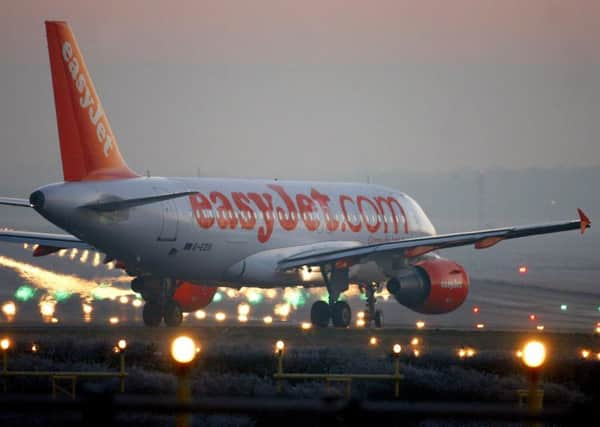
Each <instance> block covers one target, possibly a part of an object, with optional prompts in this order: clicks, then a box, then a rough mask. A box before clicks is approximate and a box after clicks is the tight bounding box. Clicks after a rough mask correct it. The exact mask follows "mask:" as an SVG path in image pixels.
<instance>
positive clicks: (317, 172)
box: [0, 0, 600, 193]
mask: <svg viewBox="0 0 600 427" xmlns="http://www.w3.org/2000/svg"><path fill="white" fill-rule="evenodd" d="M46 19H65V20H68V21H69V22H70V24H71V26H72V28H73V29H74V31H75V34H76V36H77V38H78V41H79V44H80V47H81V49H82V51H83V53H84V55H85V58H86V61H87V64H88V67H89V68H90V70H91V73H92V76H93V78H94V82H95V84H96V88H97V89H98V91H99V94H100V96H101V98H102V101H103V104H104V108H105V110H106V112H107V114H108V117H109V119H110V121H111V124H112V128H113V131H114V132H115V135H116V137H117V139H118V142H119V145H120V148H121V152H122V153H123V155H124V156H125V158H126V159H127V161H128V162H129V164H130V166H132V167H133V168H134V169H136V170H138V171H139V172H143V171H145V170H146V169H150V170H151V171H152V173H153V174H155V175H195V174H196V173H197V172H198V170H200V173H201V174H203V175H225V176H266V177H272V176H277V177H281V178H312V179H314V178H326V179H363V178H364V177H365V176H366V175H375V174H379V173H393V172H394V171H425V172H427V171H432V172H434V171H438V170H443V171H448V170H453V169H460V168H464V167H473V168H492V167H504V168H525V167H532V166H535V167H555V166H568V167H573V166H590V165H599V164H600V25H598V23H599V22H600V2H598V1H595V0H590V1H584V0H578V1H558V0H555V1H543V0H529V1H522V0H514V1H509V0H498V1H488V0H473V1H467V0H460V1H458V0H454V1H441V0H440V1H417V0H414V1H398V0H391V1H372V2H366V1H349V0H346V1H342V0H338V1H326V0H304V1H295V2H286V1H281V0H273V1H225V0H219V1H204V0H197V1H169V2H166V1H113V0H102V1H94V2H83V1H81V2H79V1H66V0H54V1H4V2H3V4H2V13H1V14H0V144H1V147H2V154H1V156H0V182H1V183H2V184H1V185H0V187H1V188H2V189H3V191H14V192H15V193H19V192H24V191H28V190H29V189H31V188H32V187H33V186H35V185H39V184H43V183H46V182H49V181H56V180H60V179H61V178H62V174H61V167H60V156H59V150H58V146H57V131H56V124H55V116H54V105H53V98H52V89H51V81H50V74H49V66H48V58H47V51H46V41H45V34H44V27H43V21H44V20H46Z"/></svg>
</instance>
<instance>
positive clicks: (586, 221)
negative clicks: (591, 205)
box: [577, 208, 592, 234]
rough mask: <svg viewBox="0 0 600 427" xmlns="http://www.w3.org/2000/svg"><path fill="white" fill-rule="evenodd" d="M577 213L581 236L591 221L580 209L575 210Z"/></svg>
mask: <svg viewBox="0 0 600 427" xmlns="http://www.w3.org/2000/svg"><path fill="white" fill-rule="evenodd" d="M577 213H578V214H579V224H580V226H581V234H583V233H585V229H586V228H590V225H591V224H592V221H590V219H589V218H588V217H587V215H586V214H585V212H583V211H582V210H581V209H579V208H577Z"/></svg>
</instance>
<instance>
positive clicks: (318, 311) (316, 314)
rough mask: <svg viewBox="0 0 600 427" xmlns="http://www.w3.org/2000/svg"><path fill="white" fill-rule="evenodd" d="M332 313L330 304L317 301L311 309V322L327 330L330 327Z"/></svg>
mask: <svg viewBox="0 0 600 427" xmlns="http://www.w3.org/2000/svg"><path fill="white" fill-rule="evenodd" d="M330 317H331V311H330V310H329V304H327V303H326V302H325V301H316V302H315V303H314V304H313V305H312V307H311V309H310V321H311V323H312V324H313V325H315V326H317V327H319V328H326V327H327V326H328V325H329V318H330Z"/></svg>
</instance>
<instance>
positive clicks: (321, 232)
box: [38, 177, 435, 287]
mask: <svg viewBox="0 0 600 427" xmlns="http://www.w3.org/2000/svg"><path fill="white" fill-rule="evenodd" d="M39 190H40V191H41V192H43V194H44V197H45V204H44V206H43V208H42V209H38V211H39V212H40V213H41V214H42V215H43V216H45V217H46V218H47V219H48V220H50V221H51V222H53V223H54V224H56V225H57V226H59V227H61V228H63V229H64V230H66V231H68V232H69V233H72V234H74V235H75V236H77V237H79V238H80V239H82V240H84V241H85V242H88V243H90V244H91V245H93V246H94V247H96V248H98V249H99V250H101V251H103V252H105V253H106V254H107V255H109V256H110V257H114V258H115V259H118V260H120V261H123V262H124V263H125V265H126V267H127V270H128V271H129V272H132V273H135V274H151V275H154V276H159V277H173V278H177V279H181V280H187V281H191V282H194V283H198V284H207V285H208V284H228V285H230V286H249V285H252V286H262V287H273V286H286V285H294V284H304V285H309V286H310V285H311V284H313V285H317V284H319V285H320V284H322V281H321V277H320V274H315V272H313V274H308V273H307V272H306V271H298V272H285V273H284V272H279V271H277V262H278V261H279V260H281V259H282V258H284V257H286V256H290V255H293V254H297V253H300V252H309V251H311V250H316V249H322V248H324V247H328V246H331V247H332V248H340V247H342V246H348V247H351V246H358V245H364V244H370V243H377V242H382V241H390V240H401V239H405V238H410V237H418V236H425V235H433V234H435V229H434V227H433V226H432V224H431V222H430V221H429V219H428V218H427V216H426V215H425V213H424V212H423V210H422V209H421V207H420V206H419V205H418V204H417V203H416V202H415V201H414V200H413V199H412V198H410V197H409V196H407V195H405V194H404V193H401V192H397V191H394V190H392V189H389V188H386V187H382V186H378V185H367V184H356V183H352V184H350V183H327V182H304V181H277V180H244V179H222V178H219V179H217V178H154V177H152V178H146V177H143V178H135V179H124V180H113V181H87V182H85V181H83V182H70V183H59V184H51V185H48V186H45V187H42V188H40V189H39ZM183 191H194V192H197V194H196V195H190V196H183V197H179V198H175V199H171V200H168V201H163V202H156V203H152V204H147V205H143V206H138V207H134V208H129V209H127V210H120V211H115V212H103V213H99V212H91V211H89V210H86V209H81V208H79V207H80V206H82V205H84V204H87V203H93V202H98V201H103V200H106V201H111V200H118V199H132V198H141V197H149V196H155V195H160V194H165V193H175V192H183ZM353 274H354V275H355V276H356V275H359V274H360V277H361V280H379V279H380V278H381V275H382V271H381V269H380V268H374V269H369V268H366V267H365V266H364V265H363V266H362V272H359V271H358V270H357V269H355V270H354V271H353ZM370 276H373V277H370ZM375 276H376V277H375Z"/></svg>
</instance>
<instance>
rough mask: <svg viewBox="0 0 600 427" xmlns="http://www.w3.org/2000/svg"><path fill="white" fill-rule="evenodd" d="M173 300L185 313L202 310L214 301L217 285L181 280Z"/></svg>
mask: <svg viewBox="0 0 600 427" xmlns="http://www.w3.org/2000/svg"><path fill="white" fill-rule="evenodd" d="M178 285H179V286H178V287H177V289H176V290H175V294H174V295H173V300H174V301H175V302H176V303H177V304H179V306H180V307H181V311H183V312H184V313H187V312H190V311H196V310H200V309H201V308H204V307H206V306H207V305H208V304H210V302H211V301H212V299H213V297H214V295H215V293H216V292H217V288H216V287H210V286H202V285H196V284H194V283H191V282H179V283H178Z"/></svg>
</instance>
